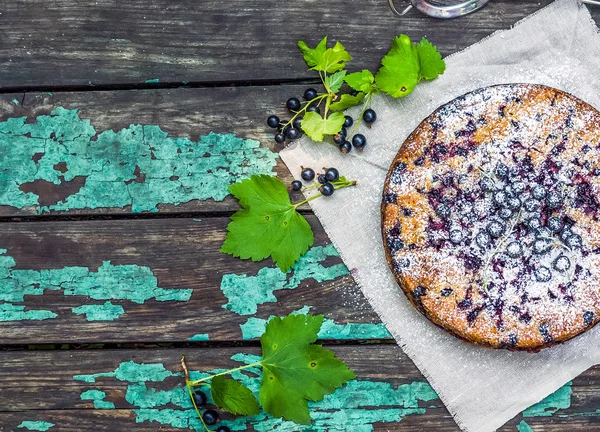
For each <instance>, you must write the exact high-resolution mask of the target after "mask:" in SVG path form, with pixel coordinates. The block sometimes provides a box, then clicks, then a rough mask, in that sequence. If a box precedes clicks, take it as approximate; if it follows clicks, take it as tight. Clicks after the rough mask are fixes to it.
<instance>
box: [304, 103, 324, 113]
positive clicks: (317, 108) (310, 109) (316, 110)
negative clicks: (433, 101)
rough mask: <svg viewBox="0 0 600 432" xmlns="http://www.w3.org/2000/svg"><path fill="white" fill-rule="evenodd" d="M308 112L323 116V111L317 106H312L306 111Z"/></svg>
mask: <svg viewBox="0 0 600 432" xmlns="http://www.w3.org/2000/svg"><path fill="white" fill-rule="evenodd" d="M306 111H307V112H316V113H317V114H321V110H320V109H319V107H318V106H316V105H311V106H309V107H308V108H307V109H306Z"/></svg>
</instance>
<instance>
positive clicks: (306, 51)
mask: <svg viewBox="0 0 600 432" xmlns="http://www.w3.org/2000/svg"><path fill="white" fill-rule="evenodd" d="M298 48H300V51H302V56H303V57H304V61H305V62H306V64H307V65H308V67H309V68H312V67H315V66H316V65H318V64H319V63H320V62H321V61H322V59H323V54H324V53H325V50H326V49H327V36H325V37H324V38H323V39H321V42H319V43H318V45H317V46H316V47H315V48H310V47H309V46H308V45H307V44H306V42H304V41H298Z"/></svg>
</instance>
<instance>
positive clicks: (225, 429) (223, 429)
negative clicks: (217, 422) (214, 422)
mask: <svg viewBox="0 0 600 432" xmlns="http://www.w3.org/2000/svg"><path fill="white" fill-rule="evenodd" d="M216 432H231V429H229V428H228V427H227V426H219V427H218V428H217V430H216Z"/></svg>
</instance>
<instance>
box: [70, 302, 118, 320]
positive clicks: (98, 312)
mask: <svg viewBox="0 0 600 432" xmlns="http://www.w3.org/2000/svg"><path fill="white" fill-rule="evenodd" d="M72 310H73V313H74V314H75V315H85V319H87V320H88V321H114V320H116V319H117V318H119V317H120V316H121V315H123V314H124V313H125V309H123V306H121V305H114V304H112V303H111V302H108V301H107V302H106V303H104V304H102V305H83V306H79V307H76V308H73V309H72Z"/></svg>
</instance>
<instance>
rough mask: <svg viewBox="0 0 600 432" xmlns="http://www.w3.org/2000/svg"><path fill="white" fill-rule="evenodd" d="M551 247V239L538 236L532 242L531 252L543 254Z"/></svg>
mask: <svg viewBox="0 0 600 432" xmlns="http://www.w3.org/2000/svg"><path fill="white" fill-rule="evenodd" d="M551 247H552V240H550V239H547V238H538V239H536V240H535V241H534V242H533V246H532V249H533V253H534V254H537V255H543V254H545V253H547V252H549V251H550V248H551Z"/></svg>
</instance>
